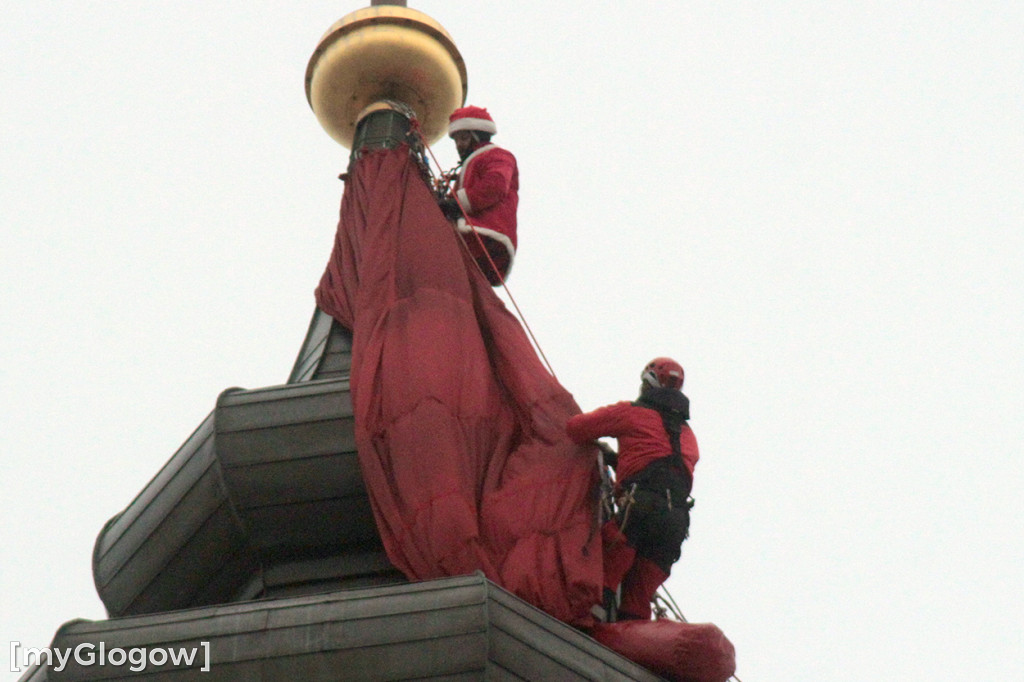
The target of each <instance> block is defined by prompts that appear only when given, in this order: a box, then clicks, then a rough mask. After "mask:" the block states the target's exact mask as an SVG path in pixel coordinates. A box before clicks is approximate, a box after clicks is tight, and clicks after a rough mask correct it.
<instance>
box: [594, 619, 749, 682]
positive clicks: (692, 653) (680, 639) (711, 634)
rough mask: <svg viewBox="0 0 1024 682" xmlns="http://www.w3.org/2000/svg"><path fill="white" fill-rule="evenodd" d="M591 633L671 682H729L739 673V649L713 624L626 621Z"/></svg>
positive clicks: (597, 628) (605, 624) (601, 627)
mask: <svg viewBox="0 0 1024 682" xmlns="http://www.w3.org/2000/svg"><path fill="white" fill-rule="evenodd" d="M590 634H591V636H592V637H593V638H594V639H596V640H597V641H598V642H601V644H604V645H605V646H606V647H608V648H609V649H613V650H615V651H617V652H619V653H620V654H622V655H623V656H625V657H626V658H628V659H630V660H631V661H633V662H635V663H639V664H640V665H642V666H644V667H645V668H647V669H648V670H651V671H652V672H655V673H657V674H659V675H661V676H662V677H664V678H665V679H666V680H670V681H671V682H726V680H728V679H729V678H730V677H732V676H733V674H735V672H736V649H735V648H734V647H733V645H732V642H730V641H729V640H728V639H727V638H726V636H725V634H724V633H723V632H722V631H721V630H720V629H719V628H718V627H717V626H715V625H712V624H711V623H679V622H677V621H674V620H667V619H661V620H626V621H622V622H619V623H598V624H597V625H595V626H594V628H593V630H592V631H591V633H590Z"/></svg>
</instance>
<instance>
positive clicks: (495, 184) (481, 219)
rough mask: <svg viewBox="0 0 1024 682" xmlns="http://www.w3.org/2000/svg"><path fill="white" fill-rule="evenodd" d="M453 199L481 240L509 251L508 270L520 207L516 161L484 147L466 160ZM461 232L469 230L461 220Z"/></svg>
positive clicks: (490, 146)
mask: <svg viewBox="0 0 1024 682" xmlns="http://www.w3.org/2000/svg"><path fill="white" fill-rule="evenodd" d="M455 196H456V197H458V200H459V203H460V204H462V207H463V208H464V209H465V210H466V214H467V215H468V216H469V222H470V224H471V225H472V226H473V227H475V228H476V230H477V232H478V233H479V234H480V235H481V236H483V237H488V238H490V239H493V240H495V241H497V242H498V243H500V244H501V245H502V246H504V247H505V248H506V249H507V250H508V255H509V267H511V264H512V259H513V257H514V256H515V253H516V246H517V243H518V242H517V240H516V210H517V209H518V207H519V169H518V168H517V166H516V157H514V156H513V155H512V153H511V152H509V151H507V150H505V149H502V148H501V147H499V146H497V145H495V144H485V145H484V146H482V147H480V148H479V149H476V150H474V151H473V153H472V154H470V155H469V156H467V157H466V160H465V162H464V163H463V165H462V170H461V171H460V172H459V178H458V181H457V182H456V183H455ZM458 228H459V231H461V232H470V231H472V228H471V227H470V226H469V225H467V224H466V220H465V219H464V218H460V219H459V221H458Z"/></svg>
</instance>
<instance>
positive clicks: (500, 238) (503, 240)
mask: <svg viewBox="0 0 1024 682" xmlns="http://www.w3.org/2000/svg"><path fill="white" fill-rule="evenodd" d="M455 227H456V229H458V231H459V232H462V233H463V234H472V233H473V232H474V231H475V232H477V233H478V234H479V235H480V236H481V237H489V238H490V239H493V240H494V241H496V242H498V243H499V244H501V245H502V246H504V247H505V250H506V251H508V270H506V271H505V276H506V277H507V276H508V273H510V272H512V262H513V261H515V259H516V247H514V246H512V240H511V239H509V238H508V237H507V236H506V235H503V234H502V233H501V232H498V231H497V230H492V229H491V228H489V227H480V226H478V225H468V224H466V219H465V218H459V220H458V222H456V223H455Z"/></svg>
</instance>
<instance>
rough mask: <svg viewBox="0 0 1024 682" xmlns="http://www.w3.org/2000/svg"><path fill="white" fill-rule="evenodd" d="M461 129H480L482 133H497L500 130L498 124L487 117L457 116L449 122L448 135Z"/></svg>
mask: <svg viewBox="0 0 1024 682" xmlns="http://www.w3.org/2000/svg"><path fill="white" fill-rule="evenodd" d="M460 130H479V131H480V132H482V133H490V134H491V135H496V134H497V132H498V126H496V125H494V121H488V120H487V119H486V118H470V117H468V116H467V117H465V118H457V119H455V120H454V121H452V122H451V123H449V124H448V136H449V137H451V134H452V133H457V132H459V131H460Z"/></svg>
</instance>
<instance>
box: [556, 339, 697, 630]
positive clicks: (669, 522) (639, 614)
mask: <svg viewBox="0 0 1024 682" xmlns="http://www.w3.org/2000/svg"><path fill="white" fill-rule="evenodd" d="M640 376H641V384H640V396H639V398H637V400H635V401H633V402H629V401H623V402H619V403H615V404H614V405H608V406H607V407H601V408H598V409H596V410H594V411H593V412H588V413H585V414H578V415H575V416H573V417H570V418H569V421H568V423H567V424H566V431H567V432H568V434H569V437H570V438H571V439H572V440H573V441H575V442H576V443H580V444H582V443H586V442H588V441H593V440H595V439H597V438H601V437H605V436H610V437H613V438H615V439H617V441H618V445H619V451H618V454H617V457H616V458H614V459H617V462H611V464H612V466H613V468H614V469H615V473H616V481H615V488H614V494H615V497H616V500H617V502H618V504H617V508H618V514H617V515H616V516H614V517H613V518H611V519H609V520H608V521H607V522H605V524H604V525H603V527H602V529H601V536H602V541H603V544H604V557H603V563H604V587H605V604H604V607H605V610H606V611H607V612H610V614H614V612H615V610H616V609H615V594H616V591H617V590H618V589H619V587H620V585H621V600H620V601H619V603H618V607H617V619H618V620H630V619H643V620H649V619H650V618H651V600H652V599H653V597H654V595H655V593H656V592H657V590H658V588H659V587H660V586H661V584H662V583H664V582H665V580H666V579H667V578H668V576H669V574H670V573H671V570H672V565H673V564H674V563H675V562H676V561H677V560H678V559H679V557H680V554H681V552H682V543H683V540H685V539H686V538H687V536H688V535H689V529H690V509H691V508H692V506H693V500H692V499H691V498H690V490H691V488H692V487H693V469H694V466H695V465H696V464H697V460H698V459H699V457H700V454H699V452H698V449H697V439H696V437H695V436H694V434H693V431H692V430H691V429H690V426H689V424H688V423H687V421H688V420H689V418H690V401H689V399H688V398H687V397H686V396H685V395H683V392H682V388H683V378H684V373H683V368H682V366H681V365H680V364H679V363H678V362H676V361H675V360H672V359H671V358H664V357H662V358H655V359H654V360H652V361H651V362H650V363H648V365H647V366H646V367H644V370H643V372H642V373H641V375H640ZM605 448H606V449H605V461H606V462H607V460H608V454H609V452H608V449H607V446H605ZM609 619H610V620H613V619H615V615H610V618H609Z"/></svg>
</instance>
